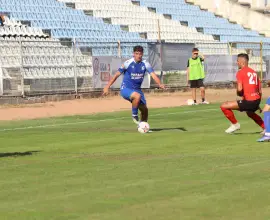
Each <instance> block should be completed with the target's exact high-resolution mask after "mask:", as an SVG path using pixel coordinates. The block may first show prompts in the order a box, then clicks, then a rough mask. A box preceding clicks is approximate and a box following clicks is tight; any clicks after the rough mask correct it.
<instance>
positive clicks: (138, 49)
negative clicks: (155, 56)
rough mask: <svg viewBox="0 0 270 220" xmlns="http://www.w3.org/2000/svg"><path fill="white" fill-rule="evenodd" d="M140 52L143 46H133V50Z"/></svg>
mask: <svg viewBox="0 0 270 220" xmlns="http://www.w3.org/2000/svg"><path fill="white" fill-rule="evenodd" d="M137 51H138V52H142V53H143V47H142V46H135V47H134V48H133V52H137Z"/></svg>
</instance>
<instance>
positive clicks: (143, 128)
mask: <svg viewBox="0 0 270 220" xmlns="http://www.w3.org/2000/svg"><path fill="white" fill-rule="evenodd" d="M149 129H150V126H149V124H148V123H147V122H144V121H142V122H140V123H139V125H138V132H140V133H141V134H144V133H147V132H148V131H149Z"/></svg>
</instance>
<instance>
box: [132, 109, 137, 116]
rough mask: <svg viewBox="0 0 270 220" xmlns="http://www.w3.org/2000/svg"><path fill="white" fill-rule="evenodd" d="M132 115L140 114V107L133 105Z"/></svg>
mask: <svg viewBox="0 0 270 220" xmlns="http://www.w3.org/2000/svg"><path fill="white" fill-rule="evenodd" d="M132 116H138V108H134V107H132Z"/></svg>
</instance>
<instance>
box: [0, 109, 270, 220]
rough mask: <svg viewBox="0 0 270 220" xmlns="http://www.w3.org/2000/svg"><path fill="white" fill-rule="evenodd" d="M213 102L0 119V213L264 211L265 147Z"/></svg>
mask: <svg viewBox="0 0 270 220" xmlns="http://www.w3.org/2000/svg"><path fill="white" fill-rule="evenodd" d="M236 116H237V118H238V119H239V121H240V123H241V126H242V127H241V130H240V131H238V132H237V134H234V135H227V134H225V133H224V130H225V129H226V128H228V126H229V122H228V121H227V119H225V118H224V116H223V114H222V112H221V111H220V109H219V107H218V105H208V106H192V107H181V108H167V109H166V108H163V109H150V120H149V124H150V126H151V128H152V129H153V130H154V132H153V133H149V134H140V133H138V132H137V130H136V126H135V124H134V123H133V122H132V120H131V117H130V112H129V111H128V112H117V113H110V114H108V113H107V114H98V115H90V116H74V117H62V118H51V119H41V120H29V121H17V122H2V123H1V125H0V141H1V144H0V146H1V147H0V160H1V167H0V169H1V180H0V197H1V203H0V219H1V220H6V219H12V220H14V219H16V220H17V219H19V220H21V219H25V220H32V219H37V220H39V219H42V220H43V219H44V220H48V219H50V220H54V219H57V220H60V219H64V220H66V219H79V220H122V219H123V220H135V219H136V220H138V219H139V220H144V219H145V220H164V219H165V220H170V219H173V220H179V219H181V220H182V219H196V220H197V219H200V220H201V219H224V220H225V219H228V220H232V219H245V220H246V219H250V220H251V219H252V220H254V219H260V220H261V219H270V196H269V195H270V186H269V180H270V175H269V172H270V147H269V144H268V143H257V142H256V139H257V138H258V137H259V134H258V132H259V131H260V128H259V127H258V126H257V125H256V124H255V123H254V122H253V121H251V120H250V119H249V118H247V117H246V116H245V114H240V113H237V114H236Z"/></svg>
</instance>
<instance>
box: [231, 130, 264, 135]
mask: <svg viewBox="0 0 270 220" xmlns="http://www.w3.org/2000/svg"><path fill="white" fill-rule="evenodd" d="M260 133H261V132H259V131H256V132H237V133H233V135H247V134H260Z"/></svg>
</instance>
